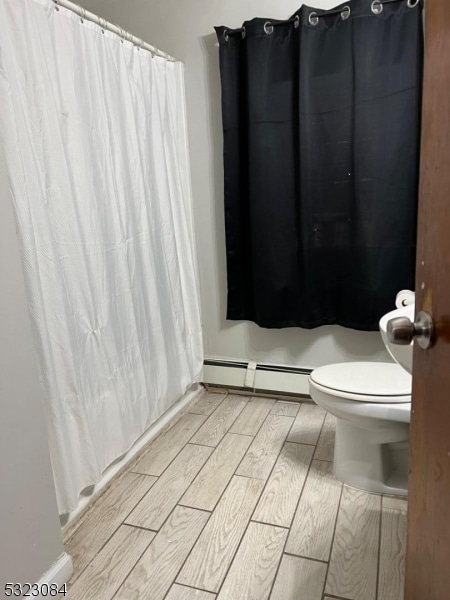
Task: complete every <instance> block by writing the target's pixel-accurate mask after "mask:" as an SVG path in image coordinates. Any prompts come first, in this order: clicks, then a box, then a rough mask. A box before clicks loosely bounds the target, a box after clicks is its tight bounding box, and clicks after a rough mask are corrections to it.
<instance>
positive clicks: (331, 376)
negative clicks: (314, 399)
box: [310, 362, 412, 404]
mask: <svg viewBox="0 0 450 600" xmlns="http://www.w3.org/2000/svg"><path fill="white" fill-rule="evenodd" d="M310 385H311V387H313V388H315V389H317V390H319V391H321V392H323V393H325V394H328V395H330V396H334V397H336V398H344V399H346V400H353V401H357V402H366V403H372V404H378V403H383V404H402V403H410V402H411V386H412V377H411V375H409V373H407V372H406V371H405V370H404V369H403V368H402V367H400V365H398V364H395V363H373V362H372V363H369V362H352V363H340V364H334V365H327V366H325V367H319V368H317V369H315V370H314V371H313V372H312V373H311V376H310Z"/></svg>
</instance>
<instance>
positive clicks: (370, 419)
mask: <svg viewBox="0 0 450 600" xmlns="http://www.w3.org/2000/svg"><path fill="white" fill-rule="evenodd" d="M397 316H408V317H409V318H412V319H413V317H414V305H410V306H407V307H402V308H400V309H397V310H395V311H392V312H391V313H389V314H388V315H386V316H385V317H383V319H381V321H380V329H381V333H382V337H383V340H384V342H385V345H386V347H387V349H388V350H389V352H390V354H391V356H392V357H393V358H394V360H397V361H398V362H396V363H393V362H392V363H388V362H385V363H374V362H372V363H370V362H350V363H341V364H333V365H327V366H324V367H319V368H318V369H315V370H314V371H313V372H312V373H311V376H310V379H309V384H310V394H311V398H312V399H313V400H314V402H316V404H318V405H319V406H321V407H322V408H324V409H325V410H326V411H328V412H329V413H331V414H333V415H335V416H336V441H335V454H334V474H335V476H336V478H337V479H339V480H340V481H343V482H344V483H346V484H347V485H350V486H352V487H356V488H359V489H363V490H366V491H369V492H377V493H382V494H396V495H406V494H407V479H408V450H409V423H410V417H411V385H412V377H411V375H410V372H411V370H412V346H407V347H404V346H403V347H397V348H395V347H391V346H390V344H389V342H388V340H387V337H386V335H385V330H386V326H387V322H388V321H389V320H390V319H392V318H395V317H397ZM399 349H400V358H399V359H398V352H399Z"/></svg>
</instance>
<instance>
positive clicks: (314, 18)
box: [308, 12, 319, 27]
mask: <svg viewBox="0 0 450 600" xmlns="http://www.w3.org/2000/svg"><path fill="white" fill-rule="evenodd" d="M308 21H309V24H310V25H313V26H314V27H315V26H316V25H317V24H318V22H319V17H318V16H317V13H316V12H312V13H309V17H308Z"/></svg>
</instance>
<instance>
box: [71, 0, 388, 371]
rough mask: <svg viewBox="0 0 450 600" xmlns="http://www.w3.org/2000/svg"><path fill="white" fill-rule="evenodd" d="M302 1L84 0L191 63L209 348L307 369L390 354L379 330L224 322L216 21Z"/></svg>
mask: <svg viewBox="0 0 450 600" xmlns="http://www.w3.org/2000/svg"><path fill="white" fill-rule="evenodd" d="M80 1H81V2H82V3H83V0H80ZM300 4H301V1H300V0H284V1H283V2H280V1H279V0H126V1H125V0H84V6H85V7H86V8H88V9H90V10H92V11H93V12H95V13H97V14H98V15H100V16H102V17H104V18H106V19H108V20H109V21H111V22H113V23H117V24H119V25H121V26H122V27H124V28H126V29H128V30H129V31H131V32H132V33H134V34H136V35H137V36H139V37H141V38H142V39H144V40H146V41H148V42H150V43H151V44H154V45H156V46H158V47H159V48H161V49H163V50H165V51H166V52H169V53H170V54H172V55H174V56H176V57H178V58H181V59H182V60H184V62H185V65H186V92H187V105H188V121H189V133H190V148H191V165H192V183H193V193H194V212H195V227H196V237H197V250H198V258H199V269H200V285H201V297H202V314H203V326H204V340H205V351H206V354H207V355H209V356H215V357H234V358H242V359H252V360H258V361H261V362H273V363H283V364H291V365H299V366H303V367H314V366H318V365H322V364H326V363H329V362H334V361H336V362H339V361H345V360H353V359H366V360H384V359H386V360H388V358H387V355H386V353H385V351H384V348H383V345H382V342H381V338H380V336H379V334H377V333H361V332H355V331H351V330H346V329H343V328H340V327H322V328H320V329H316V330H313V331H306V330H302V329H285V330H264V329H260V328H259V327H257V326H256V325H254V324H252V323H236V322H231V321H226V320H225V312H226V264H225V233H224V216H223V169H222V125H221V108H220V80H219V58H218V48H217V47H216V36H215V33H214V30H213V27H214V25H228V26H230V27H233V28H234V27H240V26H241V24H242V22H243V21H244V20H247V19H251V18H253V17H255V16H261V17H266V16H267V17H273V18H278V19H286V18H288V17H289V16H290V15H291V14H292V13H293V12H295V10H297V8H298V7H299V6H300ZM309 4H314V5H315V6H318V7H321V8H331V7H332V6H333V5H336V4H338V2H336V0H311V1H310V2H309Z"/></svg>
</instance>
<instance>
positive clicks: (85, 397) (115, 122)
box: [0, 0, 203, 512]
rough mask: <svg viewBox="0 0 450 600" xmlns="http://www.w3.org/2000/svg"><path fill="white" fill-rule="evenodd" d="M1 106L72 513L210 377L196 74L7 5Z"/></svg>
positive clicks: (0, 53) (86, 27) (56, 462)
mask: <svg viewBox="0 0 450 600" xmlns="http://www.w3.org/2000/svg"><path fill="white" fill-rule="evenodd" d="M0 102H1V104H0V107H1V114H0V120H1V130H2V138H3V141H2V143H3V144H4V145H5V153H6V156H7V163H8V164H7V166H8V170H9V174H10V181H11V189H12V194H13V200H14V205H15V211H16V217H17V227H18V234H19V238H20V242H21V246H22V253H23V263H24V269H25V274H26V280H27V286H28V292H29V302H30V312H31V315H32V321H33V324H34V327H35V332H36V340H37V345H38V354H39V357H40V367H41V375H42V381H43V385H44V388H45V396H46V409H47V416H48V423H49V443H50V449H51V455H52V462H53V469H54V474H55V481H56V487H57V495H58V501H59V508H60V512H68V511H70V510H72V509H74V508H75V507H76V505H77V502H78V498H79V494H80V491H81V490H82V489H83V488H85V487H86V486H88V485H90V484H93V483H95V482H97V481H99V479H100V478H101V476H102V472H103V471H104V470H105V468H106V467H107V466H108V465H109V464H111V462H113V461H114V460H115V459H116V458H117V457H119V456H121V455H122V454H124V453H125V452H126V451H127V450H128V449H129V448H130V447H131V446H132V444H133V443H134V442H135V441H136V440H137V439H138V438H139V436H140V435H142V433H143V432H145V430H146V429H147V428H148V427H149V426H150V425H151V424H152V423H153V422H154V421H155V420H156V419H157V418H158V417H159V416H160V415H161V414H162V413H164V412H165V411H166V410H167V409H168V408H169V407H170V406H171V405H173V403H174V402H175V401H176V400H177V399H179V398H180V397H181V396H182V394H183V393H184V392H185V391H186V390H187V389H188V388H189V387H190V386H192V384H193V383H194V382H196V381H199V379H200V374H201V368H202V361H203V348H202V341H201V324H200V314H199V298H198V289H197V268H196V259H195V251H194V243H193V230H192V221H191V196H190V175H189V164H188V156H187V140H186V116H185V106H184V82H183V67H182V65H181V64H180V63H173V62H168V61H166V60H165V59H162V58H157V57H154V58H152V55H151V54H150V53H149V52H147V51H145V50H142V49H140V50H138V49H137V48H136V47H133V46H132V45H131V44H130V43H129V42H121V39H120V38H119V37H118V36H117V35H115V34H112V33H110V32H108V31H105V32H103V31H102V29H101V28H100V27H98V26H97V25H95V24H93V23H90V22H87V21H84V22H82V20H81V19H80V17H78V16H77V15H75V14H74V13H72V12H70V11H68V10H66V9H63V8H59V10H55V5H54V4H53V2H51V0H0ZM24 443H26V440H24ZM30 492H31V490H30Z"/></svg>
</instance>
